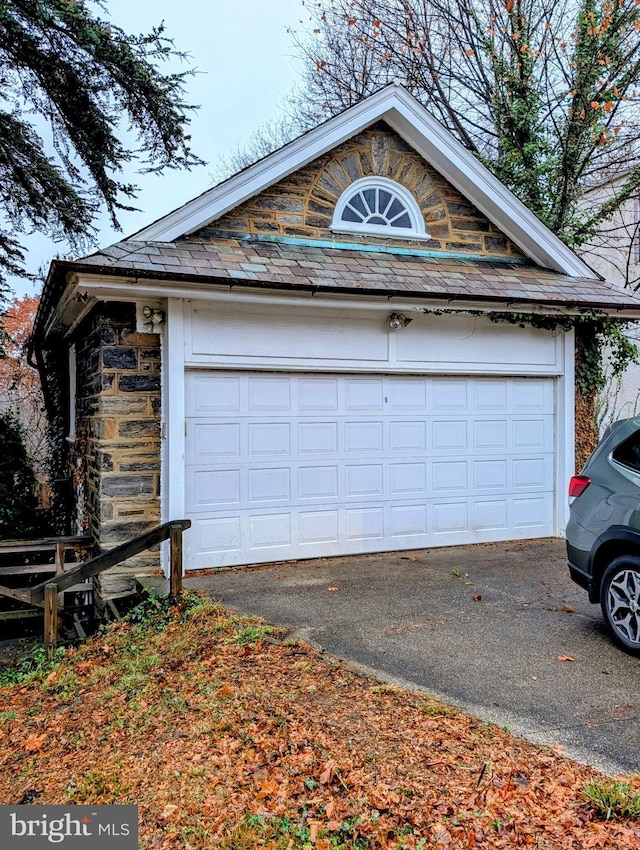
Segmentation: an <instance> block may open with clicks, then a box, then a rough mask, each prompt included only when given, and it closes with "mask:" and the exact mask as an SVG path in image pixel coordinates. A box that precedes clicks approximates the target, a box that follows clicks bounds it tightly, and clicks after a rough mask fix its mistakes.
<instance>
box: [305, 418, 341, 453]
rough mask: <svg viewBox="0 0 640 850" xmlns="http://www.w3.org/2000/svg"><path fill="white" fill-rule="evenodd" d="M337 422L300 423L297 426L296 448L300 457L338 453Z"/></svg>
mask: <svg viewBox="0 0 640 850" xmlns="http://www.w3.org/2000/svg"><path fill="white" fill-rule="evenodd" d="M338 433H339V432H338V423H337V422H301V423H300V424H299V425H298V446H299V452H300V454H301V455H320V454H327V455H331V456H332V457H334V456H335V455H337V454H338V453H339V447H338Z"/></svg>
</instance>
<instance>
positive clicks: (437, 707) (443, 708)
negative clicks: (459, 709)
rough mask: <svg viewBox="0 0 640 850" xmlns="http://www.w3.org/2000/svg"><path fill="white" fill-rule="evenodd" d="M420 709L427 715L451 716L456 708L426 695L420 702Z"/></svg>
mask: <svg viewBox="0 0 640 850" xmlns="http://www.w3.org/2000/svg"><path fill="white" fill-rule="evenodd" d="M419 708H420V711H421V712H422V713H423V714H426V715H427V717H453V716H454V715H455V713H456V709H455V708H452V707H451V706H450V705H447V704H446V703H444V702H440V700H439V699H435V698H434V697H426V698H425V699H423V700H422V701H421V702H420V705H419Z"/></svg>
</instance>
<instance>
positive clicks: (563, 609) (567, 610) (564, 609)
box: [556, 605, 576, 614]
mask: <svg viewBox="0 0 640 850" xmlns="http://www.w3.org/2000/svg"><path fill="white" fill-rule="evenodd" d="M556 611H559V612H560V613H561V614H575V613H576V609H575V608H572V607H571V605H558V607H557V608H556Z"/></svg>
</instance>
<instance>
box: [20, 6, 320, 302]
mask: <svg viewBox="0 0 640 850" xmlns="http://www.w3.org/2000/svg"><path fill="white" fill-rule="evenodd" d="M106 7H107V9H108V13H109V14H108V17H109V18H110V19H111V20H112V21H113V22H114V23H116V24H118V25H119V26H120V27H122V28H123V29H124V30H125V31H127V32H129V33H131V34H139V33H143V32H144V33H146V32H148V31H149V29H150V28H151V26H152V25H154V24H159V23H160V22H161V21H164V22H165V25H166V30H167V35H168V36H170V37H171V38H173V39H174V41H175V46H176V48H178V49H180V50H183V51H186V52H188V53H190V54H191V65H192V67H195V68H197V69H198V71H199V72H200V73H199V74H198V75H197V76H195V77H192V78H191V79H189V80H188V81H187V86H188V90H187V92H188V94H187V99H188V100H189V102H191V103H194V104H199V105H200V110H199V112H198V113H196V114H195V116H194V117H193V119H192V124H191V135H192V147H193V151H194V153H196V154H197V155H198V156H200V157H201V158H202V159H204V160H206V161H207V163H208V165H207V166H205V167H203V168H200V169H196V170H193V171H191V172H179V171H177V172H174V171H167V172H165V173H164V174H163V175H161V176H156V175H146V176H145V175H142V176H139V177H138V176H134V177H133V178H132V179H134V180H135V181H136V182H137V183H138V185H139V186H140V189H141V191H140V193H139V195H138V200H137V202H136V205H137V206H138V207H139V208H140V211H139V212H137V213H123V214H122V215H121V216H120V218H121V224H122V228H123V232H122V233H118V232H117V231H114V230H113V229H112V228H111V227H109V226H108V225H105V226H104V227H103V228H102V229H101V230H100V234H99V244H100V246H106V245H110V244H111V243H113V242H116V241H117V240H118V239H121V238H123V237H124V236H127V235H129V234H130V233H133V232H135V231H136V230H139V229H140V228H142V227H143V226H145V225H146V224H149V223H150V222H152V221H154V220H155V219H156V218H158V217H160V216H161V215H164V214H165V213H168V212H170V211H171V210H173V209H175V208H176V207H178V206H180V205H181V204H183V203H185V202H186V201H188V200H190V199H191V198H193V197H195V196H196V195H198V194H200V193H201V192H202V191H204V190H205V189H206V188H208V187H209V186H210V185H211V184H212V177H211V174H212V172H213V170H214V166H215V162H216V160H217V159H218V158H219V157H220V156H223V155H225V154H229V153H230V152H232V151H234V150H235V149H236V148H237V147H238V146H241V147H242V145H243V144H245V143H246V142H248V141H249V139H250V137H251V134H252V132H253V131H254V130H256V129H258V127H260V125H261V124H263V123H264V122H265V121H267V120H268V119H270V118H272V117H274V116H275V115H276V113H277V112H278V107H279V105H280V104H281V102H282V100H283V98H284V96H285V95H286V94H287V93H288V92H289V91H290V90H291V88H292V87H293V85H294V84H295V81H296V78H297V74H298V73H299V66H297V67H296V62H295V61H294V59H293V44H292V39H291V36H290V34H289V33H288V32H287V29H288V28H290V27H293V28H295V29H298V30H300V28H301V27H304V25H305V24H306V21H307V20H308V13H306V12H305V9H304V7H303V5H302V0H107V2H106ZM22 241H23V244H24V245H25V246H26V248H27V252H28V268H29V271H31V272H37V271H38V269H39V268H40V267H41V266H42V265H46V266H48V264H49V261H50V260H51V259H53V257H55V256H56V255H57V254H60V255H63V256H64V255H65V254H66V253H67V251H68V248H67V247H66V246H65V245H62V244H55V243H53V242H51V241H50V240H47V239H45V238H44V237H42V236H38V235H34V236H29V237H24V238H23V239H22ZM12 285H13V286H14V288H15V290H16V293H17V294H18V295H22V294H25V293H28V294H34V293H35V292H36V291H37V290H38V288H39V287H35V286H34V285H33V284H30V283H24V282H21V281H19V280H13V281H12Z"/></svg>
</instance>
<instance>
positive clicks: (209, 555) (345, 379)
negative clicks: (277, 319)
mask: <svg viewBox="0 0 640 850" xmlns="http://www.w3.org/2000/svg"><path fill="white" fill-rule="evenodd" d="M554 384H555V382H554V379H553V378H549V377H546V378H545V377H503V376H500V377H480V376H445V375H435V376H426V375H358V374H328V373H323V374H317V373H297V374H295V373H289V374H287V373H279V372H240V371H238V372H223V371H212V370H206V369H203V370H189V371H187V373H186V381H185V390H186V410H185V413H186V441H185V460H186V470H185V485H186V486H185V494H186V509H187V513H188V515H189V516H190V517H192V520H193V531H192V533H191V535H190V541H189V548H188V552H187V559H188V562H187V565H188V567H190V568H207V567H212V566H233V565H241V564H251V563H262V562H270V561H277V560H285V559H294V558H310V557H318V556H329V555H345V554H352V553H358V552H382V551H392V550H401V549H411V548H422V547H428V546H445V545H454V544H456V545H459V544H463V543H475V542H487V541H497V540H509V539H521V538H531V537H543V536H548V535H551V534H553V533H554Z"/></svg>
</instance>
